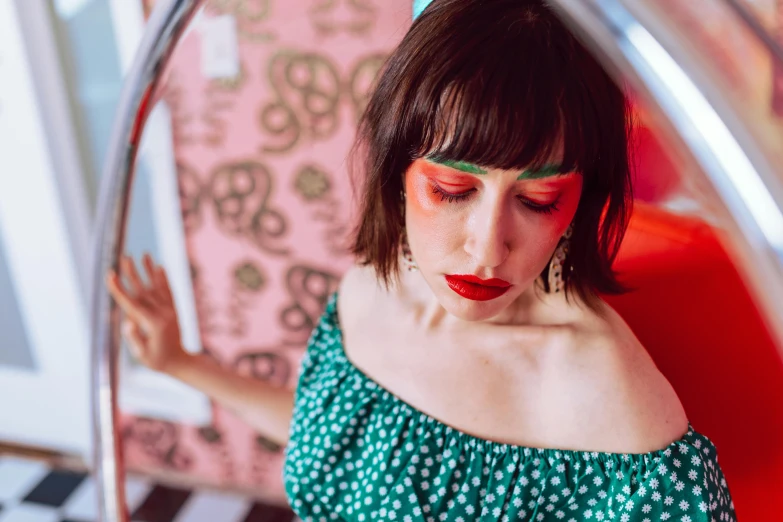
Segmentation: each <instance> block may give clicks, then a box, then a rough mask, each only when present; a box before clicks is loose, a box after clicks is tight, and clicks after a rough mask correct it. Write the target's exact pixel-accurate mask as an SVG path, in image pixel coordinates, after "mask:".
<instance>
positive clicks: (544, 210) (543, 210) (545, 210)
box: [432, 185, 559, 215]
mask: <svg viewBox="0 0 783 522" xmlns="http://www.w3.org/2000/svg"><path fill="white" fill-rule="evenodd" d="M475 190H476V189H471V190H469V191H467V192H463V193H462V194H452V193H451V192H446V191H445V190H443V189H442V188H440V187H439V186H437V185H435V186H433V187H432V193H433V194H436V195H438V196H440V200H441V201H448V202H449V203H458V202H460V201H462V200H464V199H466V198H467V197H468V196H469V195H470V194H471V193H472V192H474V191H475ZM517 199H518V200H519V202H520V203H522V204H523V205H524V206H525V207H526V208H528V209H530V210H532V211H533V212H535V213H537V214H547V215H549V214H552V212H555V211H557V210H559V208H558V206H557V203H558V201H559V199H556V200H555V201H554V202H552V203H549V204H548V205H536V204H535V203H531V202H530V201H526V200H524V199H523V198H520V197H519V196H517Z"/></svg>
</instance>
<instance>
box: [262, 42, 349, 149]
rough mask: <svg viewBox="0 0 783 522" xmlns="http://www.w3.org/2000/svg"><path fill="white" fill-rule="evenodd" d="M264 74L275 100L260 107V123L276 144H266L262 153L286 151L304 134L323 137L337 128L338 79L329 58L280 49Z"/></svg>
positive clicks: (334, 67) (319, 138) (320, 138)
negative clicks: (266, 76)
mask: <svg viewBox="0 0 783 522" xmlns="http://www.w3.org/2000/svg"><path fill="white" fill-rule="evenodd" d="M267 75H268V80H269V86H270V87H271V88H272V91H273V93H274V98H275V99H274V100H273V101H271V102H269V103H267V104H265V105H264V106H263V107H262V109H261V114H260V124H261V127H262V129H264V131H265V133H266V134H269V135H271V136H273V137H274V138H276V143H265V144H264V145H263V146H262V151H263V152H274V153H283V152H288V151H290V150H291V149H293V148H294V146H296V144H297V143H298V142H299V140H300V139H301V138H302V137H303V134H304V137H307V138H310V139H315V140H323V139H326V138H328V137H330V136H331V135H332V134H333V133H334V132H335V130H337V125H338V124H339V110H338V109H339V101H340V78H339V75H338V72H337V67H336V66H335V64H334V63H332V62H331V61H330V60H329V59H328V58H326V57H325V56H323V55H319V54H316V53H299V52H294V51H281V52H278V53H277V54H275V55H274V56H273V57H272V59H271V60H270V62H269V69H268V71H267Z"/></svg>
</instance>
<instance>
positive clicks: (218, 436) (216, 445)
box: [197, 424, 236, 482]
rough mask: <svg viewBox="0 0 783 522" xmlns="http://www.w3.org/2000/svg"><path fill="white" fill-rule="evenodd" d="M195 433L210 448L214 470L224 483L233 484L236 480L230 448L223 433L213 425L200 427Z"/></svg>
mask: <svg viewBox="0 0 783 522" xmlns="http://www.w3.org/2000/svg"><path fill="white" fill-rule="evenodd" d="M197 432H198V436H199V439H200V440H201V442H203V443H204V444H206V445H207V446H208V447H209V448H210V450H211V452H210V454H211V455H212V457H213V458H214V459H215V460H216V461H217V465H216V468H217V469H219V470H220V475H221V477H222V478H223V480H224V481H225V482H234V481H235V480H236V469H235V466H234V460H233V459H232V457H231V448H230V447H229V445H228V443H227V441H226V437H225V436H224V435H223V432H222V431H221V430H220V429H219V428H218V427H217V426H215V425H214V424H210V425H209V426H202V427H201V428H199V429H198V430H197Z"/></svg>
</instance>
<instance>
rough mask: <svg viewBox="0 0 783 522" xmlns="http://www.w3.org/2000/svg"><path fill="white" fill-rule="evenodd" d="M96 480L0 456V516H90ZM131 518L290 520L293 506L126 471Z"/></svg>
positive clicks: (17, 520) (6, 521) (66, 519)
mask: <svg viewBox="0 0 783 522" xmlns="http://www.w3.org/2000/svg"><path fill="white" fill-rule="evenodd" d="M95 498H96V497H95V481H94V479H93V477H92V476H90V475H88V474H85V473H76V472H73V471H67V470H62V469H52V468H51V467H49V466H48V465H46V464H45V463H43V462H39V461H34V460H27V459H21V458H17V457H11V456H0V522H95V520H96V519H97V504H96V500H95ZM126 499H127V502H128V508H129V510H130V512H131V520H132V521H133V522H215V521H220V522H295V521H296V520H297V519H296V518H295V516H294V514H293V512H291V511H290V510H289V509H285V508H281V507H278V506H270V505H266V504H260V503H258V502H255V501H254V500H252V499H248V498H245V497H242V496H239V495H232V494H230V493H223V492H216V491H209V490H192V489H184V488H182V489H180V488H174V487H170V486H163V485H160V484H155V483H154V482H151V481H150V480H146V479H143V478H138V477H128V479H127V481H126Z"/></svg>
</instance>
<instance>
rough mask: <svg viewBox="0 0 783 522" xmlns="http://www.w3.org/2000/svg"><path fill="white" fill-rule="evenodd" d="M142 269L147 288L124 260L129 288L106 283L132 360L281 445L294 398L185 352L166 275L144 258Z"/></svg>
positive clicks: (114, 279)
mask: <svg viewBox="0 0 783 522" xmlns="http://www.w3.org/2000/svg"><path fill="white" fill-rule="evenodd" d="M143 264H144V268H145V271H146V273H147V279H148V281H147V282H144V281H142V279H141V277H140V276H139V273H138V272H137V271H136V266H135V264H134V262H133V260H132V259H131V258H129V257H125V258H123V259H122V261H121V263H120V268H121V270H122V273H123V275H124V276H125V277H126V278H127V280H128V282H129V288H126V287H125V286H124V285H123V283H122V281H121V280H120V277H119V275H117V274H116V273H114V272H110V273H109V274H108V276H107V278H106V285H107V287H108V289H109V292H110V293H111V295H112V296H113V297H114V299H115V301H117V304H118V305H119V306H120V308H121V309H122V310H123V312H125V320H124V321H123V325H122V331H123V334H124V336H125V337H126V338H127V340H128V342H129V344H130V348H131V351H132V352H133V354H134V356H135V357H136V358H137V359H138V360H139V361H140V362H141V363H142V364H144V365H145V366H147V367H149V368H151V369H153V370H156V371H159V372H162V373H166V374H168V375H171V376H172V377H174V378H176V379H179V380H181V381H182V382H184V383H186V384H188V385H190V386H192V387H194V388H196V389H197V390H199V391H202V392H204V393H205V394H207V395H208V396H210V397H211V398H213V399H214V400H215V401H217V402H218V403H219V404H220V405H222V406H225V407H226V408H228V409H229V410H231V411H233V412H234V413H236V414H237V415H239V416H240V417H242V418H243V419H244V420H245V421H246V422H248V423H249V424H250V425H251V426H253V427H254V428H255V429H257V430H259V431H260V432H261V433H262V434H263V435H264V436H266V437H268V438H269V439H271V440H273V441H274V442H276V443H278V444H282V445H285V444H286V442H288V426H289V424H290V422H291V416H292V412H293V405H294V393H293V392H292V391H290V390H287V389H283V388H276V387H273V386H271V385H269V384H268V383H265V382H261V381H258V380H255V379H253V378H250V377H244V376H241V375H238V374H236V373H234V372H232V371H230V370H227V369H225V368H222V367H221V366H220V365H219V364H217V363H216V362H215V361H213V360H211V359H209V358H208V357H206V356H204V355H201V354H199V355H192V354H189V353H188V352H186V351H185V350H184V348H183V347H182V340H181V336H180V331H179V324H178V320H177V311H176V307H175V306H174V298H173V296H172V294H171V289H170V288H169V283H168V278H167V277H166V272H165V271H164V270H163V268H162V267H160V266H157V265H155V263H153V261H152V258H151V257H150V256H149V255H145V256H144V258H143Z"/></svg>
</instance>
